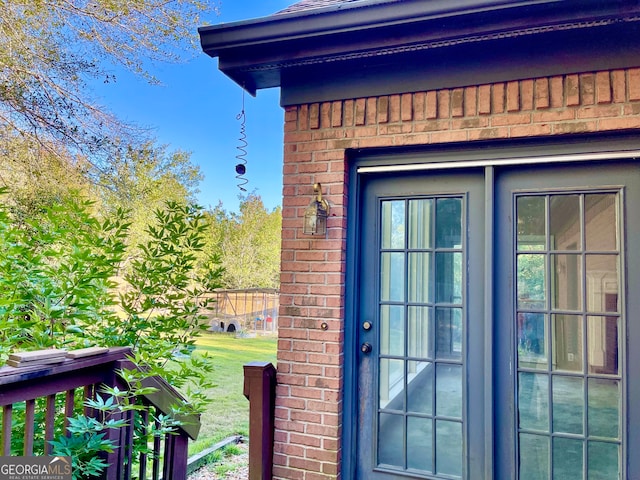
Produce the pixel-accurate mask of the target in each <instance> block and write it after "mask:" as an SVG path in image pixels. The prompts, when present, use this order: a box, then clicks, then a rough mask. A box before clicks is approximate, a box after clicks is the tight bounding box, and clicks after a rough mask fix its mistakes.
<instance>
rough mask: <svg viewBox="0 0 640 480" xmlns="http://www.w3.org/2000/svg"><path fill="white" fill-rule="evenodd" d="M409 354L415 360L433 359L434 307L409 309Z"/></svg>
mask: <svg viewBox="0 0 640 480" xmlns="http://www.w3.org/2000/svg"><path fill="white" fill-rule="evenodd" d="M407 310H408V311H407V316H408V318H407V321H408V323H409V337H408V339H407V341H408V345H407V348H408V353H409V356H410V357H414V358H433V350H432V346H431V344H432V342H431V340H432V338H433V331H432V328H433V327H432V315H433V308H432V307H413V306H412V307H408V309H407Z"/></svg>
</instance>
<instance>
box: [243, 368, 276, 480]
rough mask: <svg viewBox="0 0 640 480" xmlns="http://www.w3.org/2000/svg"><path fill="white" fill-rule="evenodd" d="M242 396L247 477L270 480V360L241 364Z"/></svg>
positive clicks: (272, 391) (273, 392) (272, 374)
mask: <svg viewBox="0 0 640 480" xmlns="http://www.w3.org/2000/svg"><path fill="white" fill-rule="evenodd" d="M244 396H245V397H247V399H248V400H249V480H270V479H271V470H272V467H273V421H274V411H275V399H276V369H275V367H274V366H273V365H272V364H271V363H265V362H251V363H248V364H246V365H245V366H244Z"/></svg>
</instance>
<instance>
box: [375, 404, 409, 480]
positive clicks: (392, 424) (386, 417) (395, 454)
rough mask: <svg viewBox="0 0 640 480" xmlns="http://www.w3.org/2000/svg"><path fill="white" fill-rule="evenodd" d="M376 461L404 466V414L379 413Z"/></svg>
mask: <svg viewBox="0 0 640 480" xmlns="http://www.w3.org/2000/svg"><path fill="white" fill-rule="evenodd" d="M378 435H379V436H380V437H381V438H384V442H378V463H379V464H386V465H392V466H397V467H400V468H402V467H403V466H404V451H403V448H402V446H403V444H404V441H403V438H404V416H403V415H394V414H389V413H381V414H380V418H379V421H378Z"/></svg>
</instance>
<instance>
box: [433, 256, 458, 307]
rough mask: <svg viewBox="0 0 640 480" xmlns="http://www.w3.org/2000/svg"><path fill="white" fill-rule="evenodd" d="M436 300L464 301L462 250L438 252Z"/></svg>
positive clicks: (448, 301) (445, 301) (443, 301)
mask: <svg viewBox="0 0 640 480" xmlns="http://www.w3.org/2000/svg"><path fill="white" fill-rule="evenodd" d="M435 273H436V278H435V287H436V302H438V303H453V304H460V303H462V252H451V253H449V252H447V253H436V272H435Z"/></svg>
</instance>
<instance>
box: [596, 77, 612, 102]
mask: <svg viewBox="0 0 640 480" xmlns="http://www.w3.org/2000/svg"><path fill="white" fill-rule="evenodd" d="M596 102H597V103H599V104H601V103H611V77H610V75H609V72H598V73H596Z"/></svg>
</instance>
